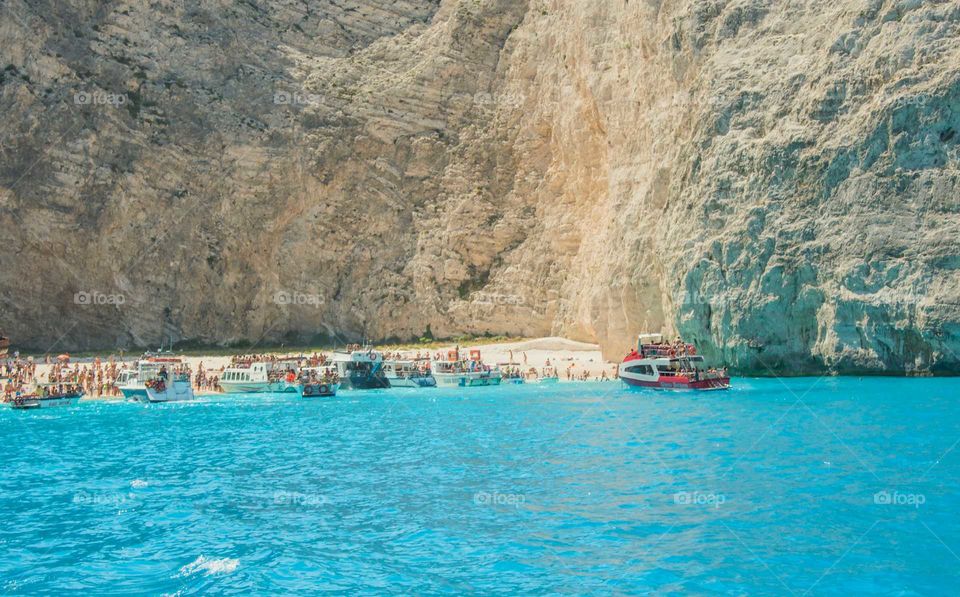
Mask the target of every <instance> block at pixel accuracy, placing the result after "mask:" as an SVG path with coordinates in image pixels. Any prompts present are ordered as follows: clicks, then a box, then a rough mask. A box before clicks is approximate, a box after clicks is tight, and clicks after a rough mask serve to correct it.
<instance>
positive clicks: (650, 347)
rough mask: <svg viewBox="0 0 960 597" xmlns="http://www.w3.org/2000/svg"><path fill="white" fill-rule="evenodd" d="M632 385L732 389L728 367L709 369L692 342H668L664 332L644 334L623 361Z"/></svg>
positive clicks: (623, 373)
mask: <svg viewBox="0 0 960 597" xmlns="http://www.w3.org/2000/svg"><path fill="white" fill-rule="evenodd" d="M620 379H622V380H623V381H624V382H626V383H627V384H628V385H631V386H636V387H642V388H655V389H659V390H728V389H730V376H729V375H727V371H726V369H719V370H718V369H711V368H707V365H706V362H705V361H704V359H703V356H702V355H698V354H697V349H696V347H695V346H693V345H692V344H685V343H682V342H677V343H674V344H668V343H665V342H664V341H663V336H662V335H661V334H641V335H640V338H639V340H638V341H637V348H636V350H633V351H631V352H630V354H628V355H627V356H626V358H624V359H623V363H621V364H620Z"/></svg>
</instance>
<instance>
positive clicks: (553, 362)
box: [37, 337, 616, 399]
mask: <svg viewBox="0 0 960 597" xmlns="http://www.w3.org/2000/svg"><path fill="white" fill-rule="evenodd" d="M455 346H457V345H456V344H454V343H450V344H439V345H430V347H429V348H426V347H425V348H422V349H416V348H406V349H397V350H395V349H387V350H388V351H389V352H390V353H391V354H395V353H397V352H399V353H401V355H402V356H403V357H404V358H409V359H412V358H415V357H417V356H418V354H419V356H421V357H426V356H428V355H432V354H434V353H436V352H439V351H447V350H452V349H453V348H454V347H455ZM459 348H460V350H461V351H470V350H479V351H480V353H481V356H482V358H483V361H484V362H485V363H487V364H490V365H494V364H499V365H501V366H503V367H506V366H511V367H519V368H520V369H521V370H522V371H526V370H528V369H529V368H531V367H533V368H536V370H537V371H540V370H541V369H543V367H545V366H547V363H549V364H550V366H553V367H555V368H556V369H557V372H558V374H559V375H560V381H562V382H566V381H568V380H570V379H572V380H577V379H580V378H581V376H582V375H583V374H584V373H586V374H587V376H588V379H589V380H590V381H594V380H599V379H601V377H602V375H603V373H604V372H606V374H607V377H608V378H609V379H615V372H616V364H615V363H608V362H605V361H604V360H603V356H602V354H601V352H600V346H599V345H596V344H589V343H585V342H576V341H574V340H568V339H566V338H559V337H548V338H534V339H529V340H523V341H517V342H504V343H499V344H463V345H460V346H459ZM254 352H257V353H258V354H277V355H285V354H299V353H290V352H282V351H254ZM93 358H94V357H87V358H83V359H79V360H77V362H78V363H81V364H83V363H87V362H90V361H92V360H93ZM108 358H109V357H108V355H107V354H104V355H101V356H100V359H101V361H106V360H108ZM133 358H134V357H131V356H130V355H125V356H124V361H126V362H130V361H131V360H132V359H133ZM182 358H183V359H184V360H185V361H186V362H187V363H189V364H190V367H191V369H193V370H194V371H196V370H197V369H198V368H199V367H200V365H201V364H202V365H203V368H204V370H206V371H217V370H221V369H222V368H224V367H227V366H229V364H230V361H231V359H232V357H231V356H230V355H215V354H209V355H184V356H183V357H182ZM51 366H52V365H49V364H46V363H43V362H40V363H39V364H38V365H37V373H38V375H40V376H45V375H46V374H47V372H48V371H49V368H50V367H51ZM568 371H569V373H570V375H569V376H568V374H567V372H568ZM201 393H209V392H201ZM112 398H115V397H104V398H103V399H112ZM88 399H96V398H88Z"/></svg>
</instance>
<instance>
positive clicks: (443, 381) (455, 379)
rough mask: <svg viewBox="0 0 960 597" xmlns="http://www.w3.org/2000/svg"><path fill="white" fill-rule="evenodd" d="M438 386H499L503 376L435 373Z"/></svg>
mask: <svg viewBox="0 0 960 597" xmlns="http://www.w3.org/2000/svg"><path fill="white" fill-rule="evenodd" d="M433 376H434V377H435V378H436V380H437V386H438V387H441V388H474V387H481V386H499V385H500V382H501V377H500V376H499V375H490V374H484V373H434V374H433Z"/></svg>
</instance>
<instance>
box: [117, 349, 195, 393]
mask: <svg viewBox="0 0 960 597" xmlns="http://www.w3.org/2000/svg"><path fill="white" fill-rule="evenodd" d="M134 370H135V371H136V374H135V375H134V374H133V373H132V372H131V373H130V374H128V375H126V376H124V379H125V382H124V383H118V384H116V385H117V389H119V390H120V393H122V394H123V397H124V398H125V399H126V400H129V401H135V402H183V401H186V400H193V398H194V395H193V386H192V385H191V382H190V377H191V375H190V370H189V368H188V367H187V365H186V363H184V362H183V360H182V359H180V358H178V357H174V356H172V355H170V354H169V353H162V352H160V353H147V354H145V355H144V356H143V357H142V358H140V359H139V360H138V361H137V364H136V367H135V369H134Z"/></svg>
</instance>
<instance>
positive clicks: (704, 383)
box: [620, 376, 730, 391]
mask: <svg viewBox="0 0 960 597" xmlns="http://www.w3.org/2000/svg"><path fill="white" fill-rule="evenodd" d="M620 379H622V380H623V381H624V382H626V384H627V385H629V386H631V387H635V388H652V389H655V390H696V391H708V390H729V389H730V378H729V377H716V378H711V379H700V380H692V379H687V378H684V377H661V378H660V379H657V380H642V379H633V378H630V377H625V376H621V377H620Z"/></svg>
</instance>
